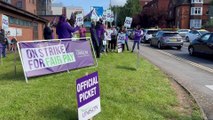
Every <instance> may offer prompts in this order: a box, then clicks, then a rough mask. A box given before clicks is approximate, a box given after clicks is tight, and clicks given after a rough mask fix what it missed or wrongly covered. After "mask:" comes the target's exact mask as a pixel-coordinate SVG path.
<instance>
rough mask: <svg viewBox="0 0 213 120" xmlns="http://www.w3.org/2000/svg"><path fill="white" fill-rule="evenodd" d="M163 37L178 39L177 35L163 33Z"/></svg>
mask: <svg viewBox="0 0 213 120" xmlns="http://www.w3.org/2000/svg"><path fill="white" fill-rule="evenodd" d="M163 37H180V35H179V34H178V33H164V34H163Z"/></svg>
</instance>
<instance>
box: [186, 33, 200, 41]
mask: <svg viewBox="0 0 213 120" xmlns="http://www.w3.org/2000/svg"><path fill="white" fill-rule="evenodd" d="M199 35H200V34H199V32H198V31H193V32H192V34H191V36H190V39H189V40H190V42H192V41H193V40H195V39H197V38H198V37H199Z"/></svg>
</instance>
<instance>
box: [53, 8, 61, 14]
mask: <svg viewBox="0 0 213 120" xmlns="http://www.w3.org/2000/svg"><path fill="white" fill-rule="evenodd" d="M62 11H63V7H52V13H53V15H61V14H62Z"/></svg>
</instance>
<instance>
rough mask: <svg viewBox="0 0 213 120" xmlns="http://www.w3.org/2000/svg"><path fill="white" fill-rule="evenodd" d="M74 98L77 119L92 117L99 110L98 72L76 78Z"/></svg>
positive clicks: (82, 119) (83, 119)
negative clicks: (75, 99)
mask: <svg viewBox="0 0 213 120" xmlns="http://www.w3.org/2000/svg"><path fill="white" fill-rule="evenodd" d="M76 98H77V103H78V119H79V120H88V119H92V118H93V117H94V116H95V115H97V114H98V113H100V112H101V103H100V87H99V77H98V72H94V73H91V74H89V75H88V74H87V73H86V76H83V77H81V78H79V79H77V80H76Z"/></svg>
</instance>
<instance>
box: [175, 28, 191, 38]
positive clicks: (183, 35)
mask: <svg viewBox="0 0 213 120" xmlns="http://www.w3.org/2000/svg"><path fill="white" fill-rule="evenodd" d="M189 31H190V30H189V29H179V30H178V31H177V32H178V33H179V35H180V36H181V37H182V38H185V36H186V34H187V33H188V32H189Z"/></svg>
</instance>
